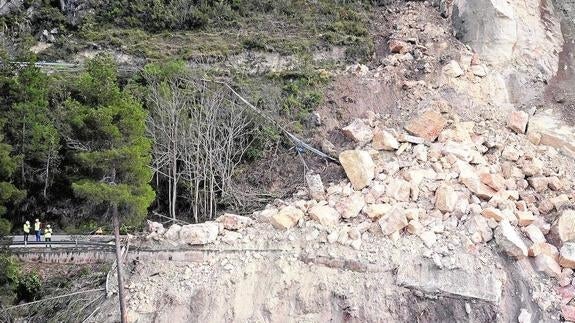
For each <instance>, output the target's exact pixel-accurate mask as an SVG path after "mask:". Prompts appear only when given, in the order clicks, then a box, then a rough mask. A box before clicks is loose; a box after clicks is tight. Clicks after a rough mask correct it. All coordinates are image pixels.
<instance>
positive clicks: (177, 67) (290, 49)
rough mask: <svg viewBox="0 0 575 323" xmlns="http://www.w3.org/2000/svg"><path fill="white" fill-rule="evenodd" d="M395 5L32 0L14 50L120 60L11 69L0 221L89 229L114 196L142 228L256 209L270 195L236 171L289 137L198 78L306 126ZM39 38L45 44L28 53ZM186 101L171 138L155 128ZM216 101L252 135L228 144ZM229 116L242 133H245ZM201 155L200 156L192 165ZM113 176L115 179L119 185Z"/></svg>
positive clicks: (306, 0) (5, 84) (5, 88)
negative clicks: (153, 216) (373, 24)
mask: <svg viewBox="0 0 575 323" xmlns="http://www.w3.org/2000/svg"><path fill="white" fill-rule="evenodd" d="M385 2H386V1H385V0H384V1H370V0H357V1H351V0H338V1H332V0H316V1H311V0H288V1H273V0H217V1H211V0H210V1H208V0H168V1H157V0H130V1H128V0H119V1H116V0H114V1H112V0H88V1H50V0H29V1H25V2H24V3H23V5H22V6H20V7H18V8H17V9H15V10H13V11H12V12H11V14H10V15H5V16H0V25H2V26H3V29H2V35H4V37H5V38H4V40H6V39H8V40H9V41H8V42H5V44H7V46H5V52H4V53H3V54H2V55H4V58H5V59H9V60H24V61H34V60H48V61H54V60H64V61H74V60H76V59H78V57H83V56H77V55H78V54H80V53H82V52H88V53H89V55H92V54H93V53H94V52H102V51H104V52H108V53H110V54H111V56H110V58H106V59H103V58H101V57H100V58H97V59H95V60H93V61H91V62H87V61H86V62H85V66H87V69H86V70H85V71H84V72H82V73H79V74H74V73H55V74H46V73H44V72H42V71H40V70H39V69H37V68H34V67H32V66H27V67H17V66H10V65H3V66H2V67H1V70H0V90H2V93H6V95H4V96H3V97H1V98H0V130H1V131H0V187H1V188H2V189H1V190H0V217H2V219H0V231H1V230H3V231H10V230H11V229H12V228H11V226H12V225H15V227H16V228H17V229H20V226H21V223H22V222H23V221H24V220H25V219H33V218H35V217H42V218H44V219H45V220H47V221H50V222H55V223H56V224H57V227H59V228H65V229H66V230H67V231H69V232H90V231H92V230H94V229H95V228H96V227H97V226H99V225H101V224H102V223H105V221H102V218H103V216H105V215H110V214H109V213H110V212H111V211H113V210H114V207H116V206H117V207H119V208H120V209H121V211H123V212H126V213H129V214H132V215H137V216H136V217H134V218H132V219H133V220H134V221H128V222H126V223H128V224H135V225H136V224H138V223H141V221H140V219H142V217H143V216H144V215H145V214H146V213H148V212H150V211H154V212H159V213H162V214H165V215H169V216H171V217H176V216H178V217H179V218H188V219H194V220H196V221H200V220H202V219H206V218H211V217H212V216H214V214H215V212H216V210H217V209H221V208H226V207H229V208H232V209H235V210H238V211H246V210H248V209H249V208H250V207H252V206H254V203H255V202H256V200H257V202H261V201H260V200H259V196H258V195H257V194H258V192H251V191H250V192H248V191H249V189H248V190H247V191H246V186H243V187H239V186H238V183H237V181H236V177H237V176H238V175H240V174H242V173H245V171H243V167H244V166H245V165H246V163H249V162H251V161H255V160H257V159H260V158H265V157H266V156H267V155H269V154H270V152H272V151H276V148H275V147H276V145H277V144H278V143H279V144H281V143H282V141H281V135H280V131H279V130H278V128H277V127H276V126H274V125H273V123H270V122H267V121H266V120H262V119H261V115H257V113H255V114H254V111H244V109H245V106H242V104H241V103H238V102H237V97H236V96H234V95H233V94H231V93H230V92H229V91H228V90H225V89H224V90H222V86H218V85H215V86H214V84H211V85H207V84H204V83H202V84H200V83H198V82H197V81H198V80H200V79H210V80H224V81H225V82H227V83H229V84H231V85H232V86H233V87H234V88H235V89H236V90H238V91H239V92H240V94H241V95H242V96H243V97H245V98H247V99H248V100H249V101H250V102H252V103H253V104H254V105H255V106H256V107H257V108H258V109H261V110H264V111H265V113H266V114H267V115H269V116H272V117H273V118H275V119H276V120H279V121H280V123H282V124H283V125H284V126H285V127H287V128H288V129H289V130H290V131H292V132H294V133H297V134H300V135H302V136H304V135H305V131H306V126H307V125H308V124H309V122H310V118H309V114H310V112H312V111H313V110H314V109H315V108H316V107H317V106H318V105H320V104H322V98H323V89H324V88H325V87H326V85H327V84H329V81H330V79H331V72H330V70H332V69H333V68H335V67H338V66H341V65H342V64H348V63H350V62H357V61H366V60H369V58H370V57H371V54H372V53H373V50H374V48H373V47H374V45H373V39H372V38H371V36H370V34H369V32H368V30H369V19H370V14H371V13H370V10H371V8H373V6H374V5H380V4H384V3H385ZM38 40H40V41H42V42H47V43H48V44H49V46H47V47H46V48H45V49H44V50H41V51H40V52H39V53H38V54H37V55H31V54H30V53H29V51H28V48H30V46H33V45H35V44H36V43H37V41H38ZM119 53H121V54H123V55H124V54H126V55H129V56H128V57H129V59H128V61H124V63H122V64H127V65H128V66H129V67H131V69H130V73H128V74H127V75H126V73H123V74H122V75H121V77H120V76H118V70H117V69H116V66H114V65H113V64H112V57H113V56H114V55H116V56H117V55H118V54H119ZM338 53H339V54H338ZM266 55H272V56H270V57H272V60H271V61H275V60H276V58H275V57H276V56H273V55H279V56H277V57H279V62H280V63H279V65H273V64H272V65H269V66H268V65H266V64H260V61H264V62H265V60H266V59H267V58H266V57H267V56H266ZM318 57H319V58H318ZM81 60H82V61H83V60H84V58H81ZM261 66H264V68H261ZM123 67H125V66H123ZM182 80H187V82H185V84H186V85H185V86H183V85H182V84H183V83H181V82H182ZM178 82H180V83H178ZM209 93H212V94H209ZM213 93H216V94H215V95H214V94H213ZM151 94H154V97H152V95H151ZM176 101H177V102H180V103H182V104H181V105H182V107H179V108H176V109H172V110H171V111H172V115H171V117H172V118H174V117H176V118H178V119H177V120H178V122H179V121H181V122H182V124H183V125H185V127H184V126H182V127H180V128H178V131H177V132H174V134H172V135H171V136H164V137H162V134H163V133H165V132H163V131H162V129H156V131H153V130H152V129H151V128H153V127H152V126H154V127H157V126H158V125H160V126H164V127H165V126H166V124H167V123H165V122H164V121H165V120H164V118H166V111H167V110H166V109H167V108H168V107H169V106H170V102H172V103H173V102H176ZM224 102H226V103H224ZM240 106H241V108H239V107H240ZM197 107H201V108H197ZM234 109H236V110H234ZM238 109H239V110H238ZM213 111H219V112H217V115H218V116H219V117H220V118H216V119H215V120H218V121H221V122H222V124H221V125H220V128H225V129H228V128H229V129H232V128H233V129H236V130H237V131H238V133H240V134H241V136H239V137H238V138H240V139H238V140H237V141H234V140H232V141H231V142H232V144H227V146H226V148H225V149H223V148H222V147H223V146H222V145H224V141H222V140H220V138H223V137H225V136H231V135H238V133H235V134H232V133H228V134H223V133H218V132H213V131H212V130H211V129H213V128H214V127H210V126H209V125H208V124H205V120H208V119H209V118H214V116H215V114H213V113H214V112H213ZM230 111H235V112H230ZM238 113H239V114H238ZM233 114H238V115H239V116H241V117H242V118H243V119H242V120H243V121H242V124H243V125H245V126H244V127H237V128H236V127H235V125H237V124H239V123H238V122H239V121H238V120H240V119H237V118H236V119H234V118H232V117H231V115H233ZM182 116H185V117H183V118H181V117H182ZM222 116H223V117H222ZM264 119H265V118H264ZM130 122H132V124H129V123H130ZM150 122H151V123H150ZM203 122H204V123H203ZM234 122H235V123H234ZM144 124H145V125H146V127H145V129H144V128H143V127H144ZM136 125H137V127H135V126H136ZM138 127H139V128H138ZM185 128H187V129H204V130H201V131H199V130H198V131H199V132H197V133H196V134H193V132H191V131H187V130H185ZM190 136H194V137H193V138H191V137H190ZM190 142H195V146H193V147H192V146H191V145H190V144H189V143H190ZM228 142H229V141H228ZM166 147H167V148H166ZM224 150H226V151H227V152H226V154H223V153H221V151H224ZM190 156H200V157H198V159H197V160H196V161H195V163H192V160H191V158H190ZM226 159H227V160H229V162H227V163H221V162H219V161H220V160H226ZM127 160H130V161H132V162H133V164H129V163H127ZM168 160H169V161H170V163H168ZM200 162H201V163H200ZM123 163H125V165H123ZM199 164H201V165H203V166H201V167H198V166H197V165H199ZM168 165H169V166H168ZM207 170H209V171H207ZM208 174H209V175H208ZM110 183H114V184H118V187H114V188H113V190H107V188H110V187H109V186H106V184H110ZM147 183H151V184H152V188H153V190H152V189H150V188H149V186H148V184H147ZM238 192H241V193H242V194H238ZM248 193H249V194H248ZM154 196H155V197H156V198H155V199H154ZM255 196H258V197H257V198H256V197H255ZM273 197H274V196H268V197H267V198H273ZM149 205H151V209H148V206H149ZM110 207H112V208H110Z"/></svg>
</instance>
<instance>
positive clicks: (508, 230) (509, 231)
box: [495, 220, 527, 259]
mask: <svg viewBox="0 0 575 323" xmlns="http://www.w3.org/2000/svg"><path fill="white" fill-rule="evenodd" d="M495 241H496V242H497V244H498V245H499V246H500V247H501V248H502V249H503V250H504V251H505V252H506V253H507V254H508V255H510V256H512V257H515V258H518V259H519V258H525V257H527V246H526V245H525V243H524V242H523V240H521V237H520V236H519V234H518V233H517V231H515V229H514V228H513V226H512V225H511V224H510V223H509V221H507V220H503V221H501V222H500V223H499V227H497V229H495Z"/></svg>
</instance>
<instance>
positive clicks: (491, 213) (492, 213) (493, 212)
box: [481, 207, 505, 222]
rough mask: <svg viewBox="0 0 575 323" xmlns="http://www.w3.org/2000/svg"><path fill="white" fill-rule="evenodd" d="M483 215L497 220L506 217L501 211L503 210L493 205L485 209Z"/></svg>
mask: <svg viewBox="0 0 575 323" xmlns="http://www.w3.org/2000/svg"><path fill="white" fill-rule="evenodd" d="M481 215H483V216H484V217H486V218H488V219H493V220H495V221H497V222H500V221H502V220H504V219H505V215H504V214H503V212H501V210H499V209H496V208H493V207H490V208H486V209H484V210H483V211H482V212H481Z"/></svg>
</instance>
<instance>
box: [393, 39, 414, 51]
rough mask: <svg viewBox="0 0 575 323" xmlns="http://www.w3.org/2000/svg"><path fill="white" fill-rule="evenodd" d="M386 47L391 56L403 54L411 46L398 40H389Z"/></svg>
mask: <svg viewBox="0 0 575 323" xmlns="http://www.w3.org/2000/svg"><path fill="white" fill-rule="evenodd" d="M388 46H389V51H390V52H391V53H392V54H405V53H408V52H409V51H410V50H411V45H409V44H408V43H407V42H404V41H403V40H399V39H391V40H390V41H389V42H388Z"/></svg>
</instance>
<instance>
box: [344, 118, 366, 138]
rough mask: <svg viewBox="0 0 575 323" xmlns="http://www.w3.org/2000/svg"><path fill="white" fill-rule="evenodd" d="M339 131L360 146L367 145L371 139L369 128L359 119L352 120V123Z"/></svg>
mask: <svg viewBox="0 0 575 323" xmlns="http://www.w3.org/2000/svg"><path fill="white" fill-rule="evenodd" d="M341 130H342V132H343V134H344V135H345V136H346V137H348V138H350V139H352V140H354V141H355V142H358V143H361V144H365V143H368V142H370V141H371V139H372V138H373V131H372V130H371V127H370V126H369V125H367V124H365V122H364V121H363V120H360V119H355V120H353V121H352V123H350V124H349V125H348V126H347V127H345V128H343V129H341Z"/></svg>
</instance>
